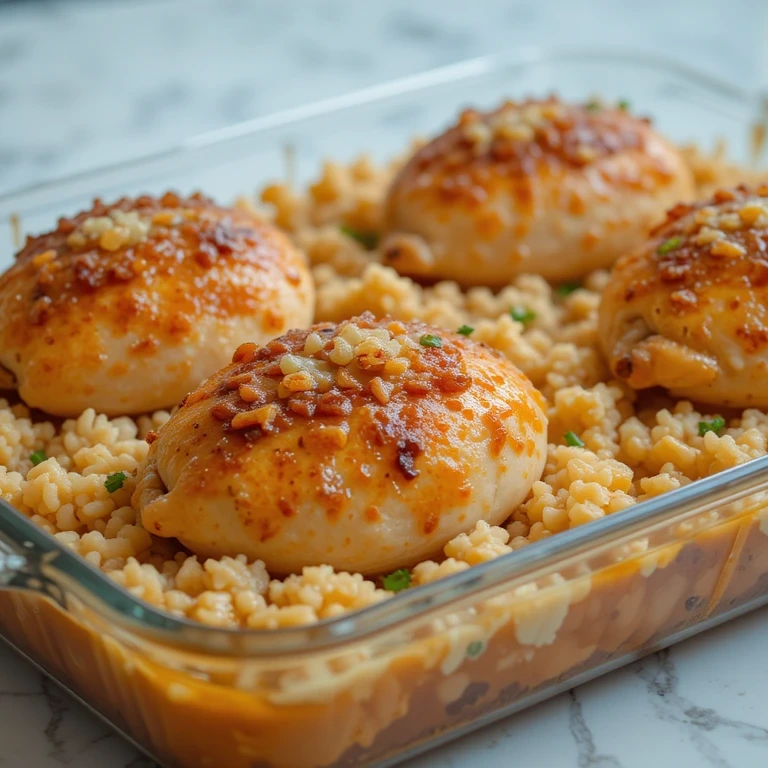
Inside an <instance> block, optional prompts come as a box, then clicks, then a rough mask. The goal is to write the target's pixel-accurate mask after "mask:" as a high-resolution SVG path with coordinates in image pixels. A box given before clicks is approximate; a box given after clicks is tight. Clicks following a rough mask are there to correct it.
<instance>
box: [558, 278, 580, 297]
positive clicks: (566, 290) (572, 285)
mask: <svg viewBox="0 0 768 768" xmlns="http://www.w3.org/2000/svg"><path fill="white" fill-rule="evenodd" d="M579 288H581V283H580V282H579V281H578V280H573V281H571V282H569V283H561V284H560V285H558V286H557V288H555V293H556V294H557V295H558V296H560V298H565V297H566V296H570V295H571V294H572V293H573V292H574V291H578V290H579Z"/></svg>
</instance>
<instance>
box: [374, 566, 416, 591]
mask: <svg viewBox="0 0 768 768" xmlns="http://www.w3.org/2000/svg"><path fill="white" fill-rule="evenodd" d="M381 583H382V584H383V585H384V589H386V590H388V591H390V592H400V590H402V589H407V588H408V587H410V586H411V572H410V571H409V570H408V569H407V568H401V569H400V570H399V571H393V572H392V573H390V574H389V575H388V576H385V577H384V578H383V579H382V580H381Z"/></svg>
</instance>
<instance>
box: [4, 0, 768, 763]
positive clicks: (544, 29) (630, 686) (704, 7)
mask: <svg viewBox="0 0 768 768" xmlns="http://www.w3.org/2000/svg"><path fill="white" fill-rule="evenodd" d="M574 42H579V43H582V44H583V43H595V44H598V43H600V44H612V45H619V46H633V47H640V48H644V49H647V50H654V51H659V52H664V53H671V54H674V55H676V56H678V57H679V58H682V59H684V60H687V61H689V62H690V63H694V64H696V65H698V66H700V67H702V68H704V69H706V70H709V71H711V72H714V73H719V74H721V75H723V76H725V77H728V78H731V79H733V80H736V81H739V82H741V83H742V84H745V85H748V86H759V85H766V84H768V45H766V42H768V4H766V3H765V2H764V0H750V1H747V0H731V1H730V2H725V1H724V0H723V1H720V2H706V1H705V0H685V1H684V2H671V1H670V0H647V1H646V2H644V3H637V2H631V3H625V2H618V1H617V0H601V1H599V2H591V3H578V2H573V1H572V0H558V1H557V2H543V1H539V2H536V1H535V0H529V1H528V2H522V1H519V0H518V1H515V2H504V0H473V2H471V3H468V2H466V0H463V1H460V2H455V1H454V0H439V1H437V2H416V1H415V0H392V1H391V2H381V3H374V2H368V3H365V2H359V0H358V1H357V2H355V1H354V0H325V1H324V2H312V1H311V0H281V1H280V2H267V1H265V2H247V1H246V0H220V1H219V2H207V3H206V2H199V1H198V0H166V1H165V2H137V1H134V2H127V1H126V2H120V1H118V0H112V1H111V2H110V1H108V2H101V3H96V2H69V3H57V2H32V3H11V4H8V5H3V4H0V192H2V191H7V190H10V189H13V188H15V187H18V186H20V185H26V184H29V183H32V182H34V181H38V180H40V179H44V178H49V177H53V176H58V175H61V174H65V173H68V172H71V171H73V170H77V169H81V168H85V167H92V166H97V165H99V164H102V163H104V162H108V161H113V160H115V159H119V158H125V157H130V156H133V155H137V154H141V153H144V152H147V151H152V150H156V149H161V148H163V147H166V146H168V145H169V144H173V143H174V142H176V141H178V140H179V139H182V138H183V137H185V136H188V135H190V134H193V133H197V132H201V131H205V130H209V129H212V128H216V127H220V126H223V125H226V124H228V123H231V122H233V121H237V120H242V119H247V118H249V117H253V116H256V115H260V114H265V113H268V112H270V111H273V110H276V109H280V108H284V107H288V106H292V105H296V104H299V103H302V102H304V101H306V100H309V99H316V98H320V97H324V96H331V95H335V94H339V93H343V92H345V91H347V90H349V89H352V88H358V87H361V86H365V85H369V84H372V83H376V82H380V81H383V80H387V79H389V78H392V77H396V76H399V75H404V74H409V73H412V72H416V71H419V70H422V69H424V68H428V67H434V66H437V65H441V64H446V63H450V62H453V61H456V60H459V59H462V58H467V57H471V56H476V55H480V54H483V53H487V52H491V51H497V50H501V49H504V48H506V47H510V46H519V45H523V44H531V43H550V44H564V43H574ZM630 89H631V84H628V92H629V91H630ZM766 647H768V610H762V611H758V612H756V613H754V614H752V615H750V616H748V617H744V618H742V619H740V620H738V621H736V622H733V623H732V624H730V625H728V626H725V627H722V628H719V629H716V630H714V631H712V632H710V633H708V634H707V635H705V636H703V637H699V638H696V639H693V640H690V641H688V642H686V643H683V644H681V645H679V646H677V647H675V648H674V649H672V650H671V651H669V652H664V653H662V654H658V655H655V656H651V657H649V658H648V659H646V660H645V661H643V662H640V663H637V664H634V665H632V666H630V667H628V668H626V669H624V670H622V671H619V672H616V673H613V674H611V675H608V676H607V677H604V678H602V679H601V680H599V681H596V682H593V683H591V684H588V685H585V686H582V687H581V688H579V689H577V690H576V691H573V692H571V693H570V694H565V695H562V696H560V697H558V698H556V699H553V700H551V701H549V702H547V703H544V704H542V705H540V706H538V707H536V708H535V709H533V710H530V711H528V712H525V713H522V714H520V715H517V716H515V717H513V718H511V719H509V720H507V721H504V722H502V723H499V724H497V725H495V726H491V727H489V728H487V729H485V730H483V731H480V732H479V733H476V734H474V735H472V736H469V737H466V738H464V739H462V740H460V741H458V742H455V743H453V744H451V745H449V746H446V747H444V748H442V749H441V750H438V751H436V752H433V753H431V754H429V755H427V756H424V757H422V758H419V759H417V760H414V761H412V762H411V763H410V764H409V766H410V768H427V766H430V767H432V766H434V767H435V768H448V766H451V767H453V768H469V766H472V768H486V767H490V766H500V765H505V766H506V765H513V764H514V765H520V766H540V765H541V766H544V765H546V766H564V767H570V766H574V768H575V767H577V766H578V767H579V768H646V767H647V766H649V765H653V766H655V768H667V766H670V767H671V766H688V765H690V766H715V767H716V768H731V767H733V768H751V767H752V766H755V767H757V766H765V765H768V707H766V705H765V691H766V689H768V666H766V664H765V649H766ZM0 745H2V746H0V765H7V766H12V767H15V766H22V765H28V766H34V768H55V766H60V765H69V766H84V767H89V766H94V767H98V768H127V767H128V766H131V767H132V768H147V767H148V766H149V762H148V761H146V759H144V758H142V757H141V756H139V755H138V754H137V753H136V752H135V750H133V748H131V747H130V746H128V745H127V744H125V743H123V742H122V741H121V740H120V739H119V738H118V737H116V736H114V735H112V734H111V732H110V731H109V730H108V729H107V728H106V727H105V726H104V725H102V724H101V723H100V722H99V721H97V720H96V719H95V718H94V717H93V716H91V715H90V714H88V713H86V712H85V711H84V710H83V709H82V708H81V707H80V706H79V705H77V704H76V703H74V702H73V701H71V700H70V699H68V698H67V696H66V695H65V694H63V693H61V692H60V691H59V690H58V689H57V688H56V687H55V686H54V685H53V684H51V683H50V682H47V681H45V680H43V679H41V677H40V676H39V674H38V673H37V672H35V671H34V670H33V669H31V668H30V667H29V666H28V665H27V664H26V663H25V662H23V661H20V660H19V659H18V658H17V657H15V656H14V655H13V654H12V653H11V652H10V651H8V650H6V649H5V648H3V647H0ZM221 768H226V766H222V767H221Z"/></svg>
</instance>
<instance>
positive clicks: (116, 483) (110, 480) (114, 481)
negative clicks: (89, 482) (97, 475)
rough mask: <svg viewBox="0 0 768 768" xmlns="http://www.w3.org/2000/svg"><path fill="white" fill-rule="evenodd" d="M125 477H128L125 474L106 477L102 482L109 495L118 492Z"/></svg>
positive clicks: (115, 473) (117, 473) (118, 473)
mask: <svg viewBox="0 0 768 768" xmlns="http://www.w3.org/2000/svg"><path fill="white" fill-rule="evenodd" d="M126 477H128V475H126V474H125V472H113V473H112V474H111V475H107V479H106V480H105V481H104V487H105V488H106V489H107V490H108V491H109V492H110V493H114V492H115V491H119V490H120V489H121V488H122V487H123V483H124V482H125V478H126Z"/></svg>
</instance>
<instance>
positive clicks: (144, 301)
mask: <svg viewBox="0 0 768 768" xmlns="http://www.w3.org/2000/svg"><path fill="white" fill-rule="evenodd" d="M313 306H314V289H313V286H312V282H311V278H310V275H309V270H308V268H307V266H306V265H305V263H304V259H303V257H302V255H301V254H300V253H299V252H298V251H297V250H296V248H295V247H294V246H293V245H292V244H291V242H290V241H289V240H288V238H287V237H286V236H285V235H283V234H282V233H280V232H279V231H277V230H276V229H275V228H274V227H272V226H271V225H269V224H267V223H264V222H262V221H259V220H257V219H256V218H254V217H253V216H252V215H251V214H249V213H246V212H243V211H239V210H234V209H229V208H222V207H219V206H217V205H215V204H214V203H213V202H212V201H210V200H208V199H206V198H204V197H202V196H200V195H193V196H192V197H189V198H182V197H179V196H178V195H175V194H172V193H168V194H166V195H164V196H163V197H161V198H153V197H149V196H143V197H138V198H135V199H131V198H123V199H122V200H118V201H117V202H116V203H115V204H114V205H105V204H103V203H101V202H99V201H96V203H95V204H94V206H93V208H92V209H91V210H89V211H85V212H83V213H80V214H78V215H77V216H75V217H74V218H72V219H61V220H60V221H59V225H58V227H57V229H56V230H54V231H53V232H49V233H47V234H43V235H40V236H39V237H35V238H30V239H28V240H27V243H26V245H25V246H24V248H23V249H22V250H21V252H20V253H19V254H18V256H17V257H16V262H15V264H14V265H13V266H12V267H10V269H8V270H7V271H6V272H5V274H4V275H3V276H2V277H0V316H2V318H3V322H2V328H0V364H1V365H3V366H5V367H6V368H7V369H8V370H10V371H11V372H12V373H13V375H14V376H15V378H16V380H17V383H18V389H19V393H20V395H21V397H22V398H23V399H24V400H25V401H26V402H27V404H29V405H31V406H35V407H38V408H41V409H42V410H45V411H48V412H49V413H54V414H58V415H62V416H75V415H78V414H80V413H81V412H82V411H83V410H85V409H86V408H88V407H93V408H95V409H96V410H97V411H100V412H103V413H106V414H109V415H113V414H129V413H141V412H146V411H151V410H154V409H157V408H162V407H167V406H171V405H175V404H176V403H178V401H179V400H180V399H181V398H182V397H184V395H185V394H186V393H187V392H189V391H190V390H191V389H193V388H194V387H196V386H197V385H198V384H199V383H200V381H202V380H203V379H204V378H205V377H206V376H209V375H210V374H211V373H213V372H214V371H216V370H218V369H219V368H220V367H221V366H222V365H224V364H225V363H226V362H227V360H228V359H229V355H230V354H231V349H232V348H233V347H234V346H236V345H237V344H239V343H241V342H243V341H245V340H247V339H255V340H257V341H262V342H263V341H266V340H268V339H270V338H272V337H274V336H276V335H278V334H280V333H282V332H284V331H285V330H286V329H288V328H290V327H293V326H296V325H305V324H307V323H309V322H311V318H312V314H313Z"/></svg>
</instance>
